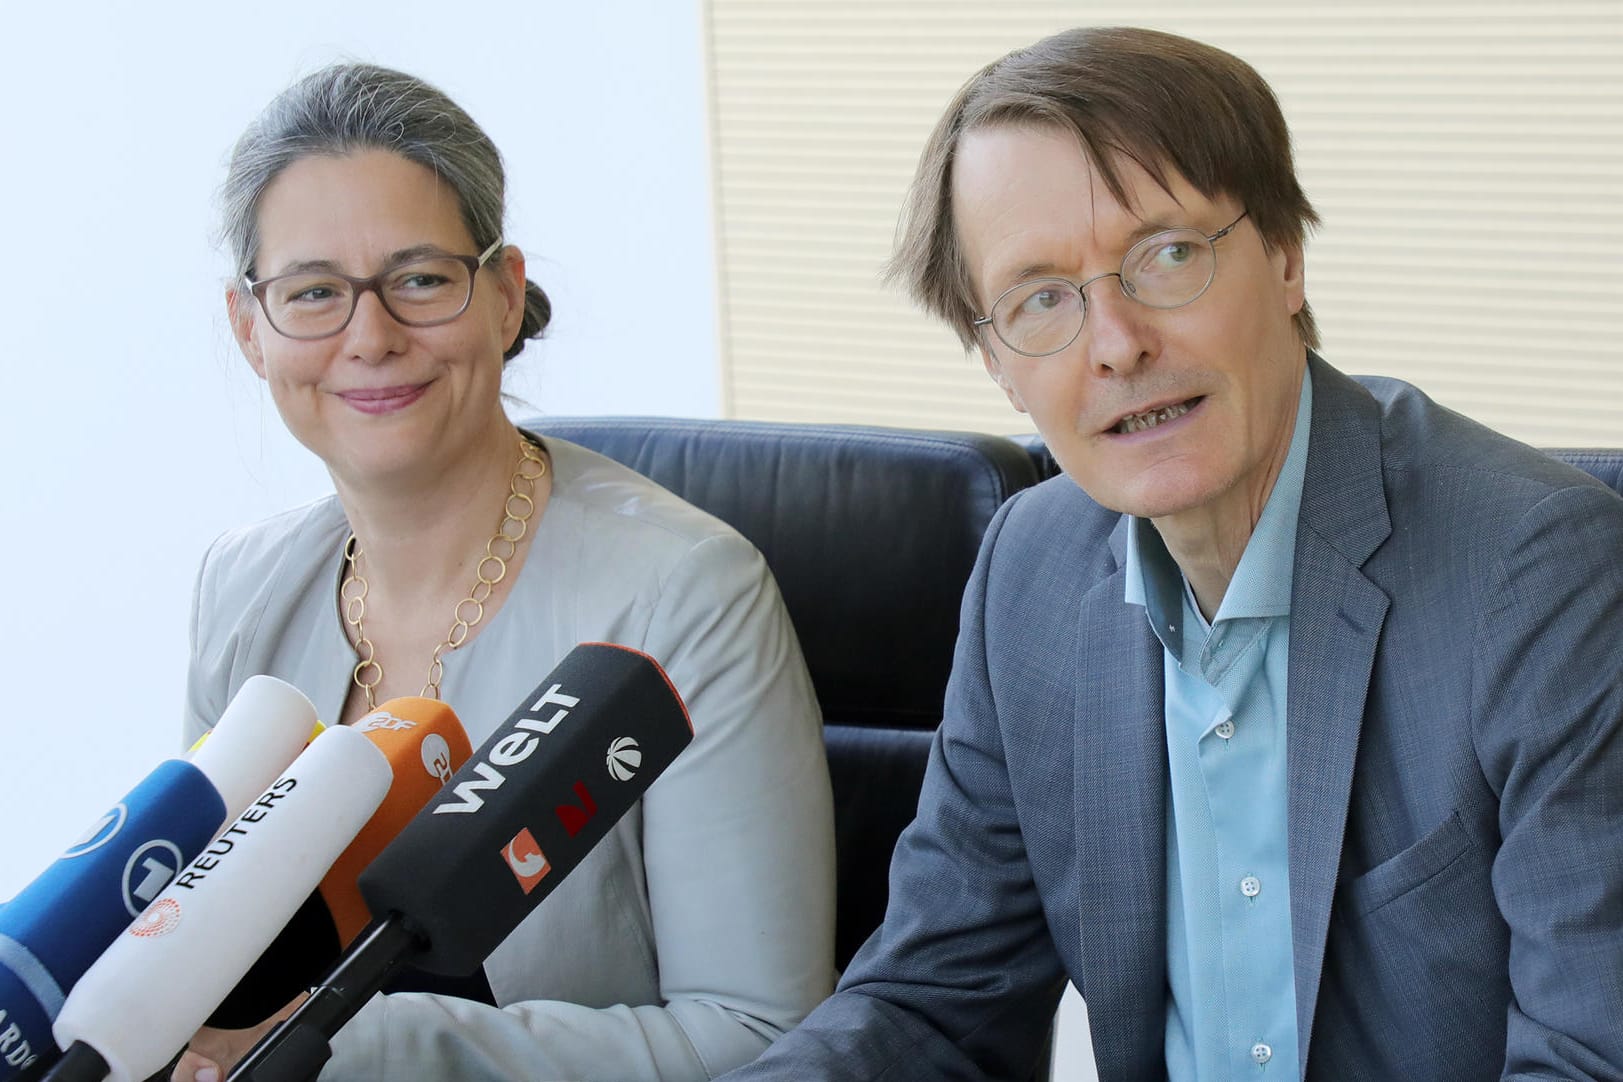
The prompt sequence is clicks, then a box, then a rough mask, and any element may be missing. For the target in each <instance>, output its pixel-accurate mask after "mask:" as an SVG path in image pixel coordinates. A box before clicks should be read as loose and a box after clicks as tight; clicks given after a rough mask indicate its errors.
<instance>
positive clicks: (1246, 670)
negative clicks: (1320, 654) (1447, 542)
mask: <svg viewBox="0 0 1623 1082" xmlns="http://www.w3.org/2000/svg"><path fill="white" fill-rule="evenodd" d="M1312 406H1313V388H1312V380H1311V377H1310V376H1308V374H1307V373H1305V372H1304V373H1303V377H1302V393H1301V398H1300V400H1299V402H1298V405H1297V411H1296V427H1295V431H1294V433H1293V434H1292V436H1291V445H1290V450H1289V451H1288V452H1287V454H1286V458H1285V463H1284V465H1283V466H1282V467H1281V469H1280V472H1279V476H1278V478H1277V479H1276V480H1275V482H1274V488H1273V491H1272V492H1271V493H1270V494H1269V496H1268V502H1267V503H1266V505H1264V507H1263V511H1262V516H1261V517H1260V518H1259V519H1258V520H1257V525H1256V528H1255V530H1253V531H1252V534H1251V538H1250V540H1249V541H1248V542H1247V544H1246V547H1245V552H1244V553H1243V554H1242V555H1241V557H1240V564H1239V566H1238V567H1237V568H1236V569H1235V573H1234V578H1233V580H1232V581H1231V582H1230V583H1229V588H1228V591H1227V592H1226V593H1225V594H1224V595H1223V601H1222V603H1221V604H1220V605H1219V606H1218V610H1217V618H1216V620H1214V621H1213V622H1212V623H1211V624H1210V625H1208V624H1207V622H1206V620H1205V618H1204V617H1203V616H1202V615H1201V613H1200V609H1199V607H1198V606H1197V605H1196V604H1195V600H1194V595H1193V593H1192V592H1191V590H1190V588H1189V584H1188V581H1187V580H1186V579H1185V578H1184V576H1183V574H1182V572H1181V571H1179V569H1178V566H1177V564H1175V563H1174V562H1173V560H1172V557H1171V555H1170V554H1169V553H1168V552H1167V549H1166V546H1165V545H1164V544H1163V542H1162V540H1161V537H1160V535H1159V534H1158V533H1157V532H1156V530H1155V527H1154V526H1153V525H1152V524H1151V523H1150V522H1149V521H1148V520H1146V519H1137V518H1135V519H1133V520H1132V521H1131V522H1129V524H1128V546H1127V576H1126V578H1127V596H1126V599H1127V601H1128V602H1129V603H1131V604H1137V605H1143V606H1144V607H1145V611H1146V614H1147V615H1148V617H1149V620H1150V626H1151V627H1152V628H1154V630H1155V634H1156V637H1157V638H1159V639H1160V640H1161V645H1162V648H1163V650H1164V651H1165V664H1164V672H1165V692H1166V737H1167V762H1168V765H1169V778H1170V789H1169V793H1168V816H1167V822H1168V824H1169V827H1170V828H1169V830H1168V831H1167V975H1168V981H1169V984H1170V985H1171V997H1170V999H1169V1000H1168V1002H1167V1026H1166V1059H1167V1074H1168V1077H1169V1078H1170V1079H1171V1080H1172V1082H1183V1080H1188V1082H1193V1080H1195V1079H1197V1078H1198V1079H1200V1080H1201V1082H1215V1080H1249V1082H1261V1080H1264V1079H1274V1080H1278V1082H1294V1080H1295V1079H1296V1078H1298V1077H1299V1076H1300V1073H1301V1072H1300V1068H1299V1055H1298V1049H1297V1040H1296V989H1295V983H1294V970H1293V966H1292V957H1291V922H1290V876H1289V860H1288V855H1287V846H1286V839H1287V827H1286V795H1285V674H1286V663H1287V659H1288V656H1289V651H1290V597H1291V573H1292V570H1293V568H1294V566H1295V558H1296V520H1297V515H1298V512H1299V511H1300V509H1301V503H1302V478H1303V472H1304V469H1305V467H1306V464H1307V444H1308V428H1309V419H1310V415H1311V413H1312Z"/></svg>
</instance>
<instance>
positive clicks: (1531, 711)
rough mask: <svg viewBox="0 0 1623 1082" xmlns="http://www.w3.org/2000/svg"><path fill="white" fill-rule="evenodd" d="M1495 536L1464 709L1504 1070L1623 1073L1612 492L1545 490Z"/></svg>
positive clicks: (1622, 804)
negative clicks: (1484, 856) (1482, 791)
mask: <svg viewBox="0 0 1623 1082" xmlns="http://www.w3.org/2000/svg"><path fill="white" fill-rule="evenodd" d="M1502 546H1503V547H1502V549H1501V553H1502V554H1501V557H1500V559H1499V560H1498V562H1497V566H1496V567H1495V569H1494V573H1493V577H1492V578H1491V579H1490V581H1488V582H1487V583H1486V584H1485V588H1484V595H1485V596H1487V597H1489V598H1493V599H1494V600H1495V602H1496V603H1495V604H1494V605H1492V606H1491V607H1490V608H1489V610H1488V611H1487V612H1486V613H1485V615H1484V617H1483V619H1482V621H1481V623H1480V624H1479V626H1478V627H1477V628H1476V629H1475V640H1474V651H1473V653H1474V657H1475V661H1476V664H1475V667H1474V668H1473V671H1472V684H1473V695H1472V698H1473V701H1472V704H1471V716H1472V718H1473V724H1474V726H1475V729H1476V731H1475V738H1476V741H1477V748H1478V755H1479V757H1480V759H1481V762H1482V766H1483V769H1484V772H1485V773H1486V775H1487V776H1488V778H1489V780H1490V783H1491V784H1492V785H1493V786H1494V788H1495V789H1496V790H1497V791H1498V793H1499V831H1500V837H1501V839H1502V840H1501V843H1500V847H1499V852H1498V855H1497V856H1496V857H1495V859H1494V865H1493V891H1494V896H1495V899H1496V900H1497V901H1498V903H1499V909H1500V912H1501V913H1502V914H1503V915H1504V919H1505V922H1506V924H1507V925H1508V926H1509V929H1510V981H1511V988H1512V991H1513V992H1514V996H1513V998H1512V999H1511V1003H1510V1008H1509V1018H1508V1034H1507V1043H1506V1052H1505V1068H1504V1074H1505V1077H1507V1078H1511V1077H1514V1078H1551V1077H1561V1078H1574V1079H1591V1078H1593V1079H1601V1078H1608V1079H1612V1078H1618V1077H1623V1025H1619V1021H1618V1019H1619V1011H1620V1010H1623V843H1620V840H1619V839H1620V837H1623V801H1620V798H1619V794H1623V501H1619V500H1618V499H1617V498H1616V497H1615V496H1614V495H1612V494H1611V493H1609V492H1607V491H1605V490H1604V489H1601V488H1599V487H1598V486H1595V487H1590V486H1584V487H1574V488H1569V489H1564V490H1561V491H1558V492H1556V493H1554V494H1552V495H1550V496H1549V497H1547V498H1545V499H1544V500H1542V501H1541V502H1540V503H1538V504H1537V505H1536V506H1534V507H1533V508H1532V509H1530V510H1529V511H1528V513H1527V514H1526V515H1525V516H1524V517H1523V518H1522V520H1521V521H1520V522H1518V523H1516V524H1515V525H1514V526H1512V527H1511V528H1509V529H1507V530H1506V531H1505V533H1504V535H1503V541H1502Z"/></svg>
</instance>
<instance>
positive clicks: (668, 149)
mask: <svg viewBox="0 0 1623 1082" xmlns="http://www.w3.org/2000/svg"><path fill="white" fill-rule="evenodd" d="M702 46H703V39H702V27H701V22H700V10H699V5H698V4H697V2H690V3H680V2H678V3H665V2H659V3H655V2H650V0H640V2H639V0H593V2H592V3H590V4H576V3H570V4H564V3H544V4H543V3H536V4H528V3H526V4H518V3H480V2H475V3H462V4H457V5H450V6H447V5H445V4H443V3H439V4H429V3H422V2H408V3H401V2H398V0H395V2H389V3H383V2H380V0H360V2H352V3H346V4H321V5H315V6H310V5H265V4H206V5H205V4H202V3H195V4H172V5H161V6H160V5H147V4H134V3H130V4H123V3H112V2H107V3H95V4H83V3H81V4H70V3H63V4H28V5H12V4H9V3H4V4H0V101H4V103H5V109H4V116H5V124H4V129H3V131H4V135H3V137H0V139H3V141H0V224H3V227H0V349H3V358H0V441H3V442H0V461H3V462H4V464H5V470H4V483H3V484H4V487H3V488H0V568H3V569H4V571H3V574H4V579H3V582H4V592H3V594H0V598H3V601H4V609H3V613H4V617H5V618H4V619H3V620H0V683H3V686H4V689H5V697H6V700H7V701H8V702H9V703H10V704H11V705H10V707H9V708H8V709H7V714H8V715H9V716H8V717H7V718H6V719H5V721H4V722H3V725H4V728H3V730H0V731H3V734H4V748H3V751H0V838H3V842H0V853H3V859H0V898H7V897H10V896H11V895H12V894H13V893H15V892H16V891H17V890H18V889H20V888H21V887H22V886H24V885H26V883H27V882H28V881H29V880H31V879H32V878H33V877H34V876H35V875H37V874H38V873H39V871H40V870H41V869H43V868H44V867H45V865H46V864H47V863H49V862H50V860H52V859H53V858H54V857H55V855H56V854H57V853H58V852H59V851H60V850H61V849H62V848H63V847H64V846H65V845H67V844H68V843H70V842H71V841H72V840H73V839H74V838H75V837H76V836H77V835H78V834H79V833H81V832H82V831H83V830H84V829H85V828H87V827H88V826H89V825H90V824H91V823H93V822H94V821H95V820H96V819H97V817H98V816H99V815H100V814H101V812H102V811H103V810H105V809H106V808H107V807H108V806H109V805H111V804H112V803H114V802H115V801H117V800H118V799H119V798H120V797H121V796H122V795H123V794H124V792H126V791H127V790H128V789H129V788H130V787H131V786H132V785H133V784H134V783H135V782H136V781H138V780H139V779H140V778H141V777H142V776H144V775H145V774H146V773H147V771H149V770H150V769H151V768H152V767H153V766H155V765H156V764H157V763H158V762H159V761H160V760H161V759H163V758H164V757H166V756H168V755H171V754H173V753H174V752H175V751H176V749H177V741H178V734H179V726H180V708H181V702H182V696H183V693H184V684H185V668H186V653H187V643H186V636H187V621H188V613H189V604H190V597H191V590H192V579H193V575H194V573H195V570H196V567H197V561H198V559H199V558H200V557H201V555H202V553H203V550H204V548H205V547H206V546H207V545H208V543H209V541H211V540H212V539H213V538H214V536H215V535H217V534H218V533H219V532H220V531H222V530H224V529H226V528H228V527H230V526H235V525H241V524H243V523H246V522H251V521H253V520H255V519H258V518H261V517H263V516H265V515H268V514H271V513H273V512H275V511H277V510H280V509H282V508H285V507H288V506H291V505H293V504H296V503H300V502H303V501H305V500H307V499H309V498H312V497H314V496H317V495H320V494H323V493H325V492H327V491H328V490H329V487H328V482H327V477H326V474H325V473H324V471H323V470H322V468H321V466H320V463H319V462H318V461H317V460H316V459H315V458H314V457H313V456H311V455H310V454H309V453H308V452H306V451H304V449H303V448H302V447H299V446H298V445H297V444H296V443H294V442H293V441H292V440H291V439H290V438H289V437H288V436H287V435H286V433H285V432H284V430H283V428H282V426H281V422H280V421H279V420H278V419H277V417H276V413H275V410H274V408H273V407H272V405H271V403H270V400H269V397H268V395H266V394H265V393H263V391H262V390H261V388H260V384H259V381H258V380H257V379H256V378H254V376H253V374H252V372H251V371H250V370H249V369H248V367H247V365H246V364H245V363H244V362H243V361H242V359H241V357H240V356H239V355H238V353H237V351H236V348H235V346H234V345H233V344H232V343H231V342H230V339H229V336H228V334H227V330H226V325H225V320H224V304H223V300H222V297H223V287H224V280H225V276H226V273H227V270H228V266H227V260H226V258H225V255H224V253H223V252H221V251H219V250H218V249H217V248H216V247H215V245H214V243H213V241H212V236H213V231H214V227H215V215H214V211H215V204H214V193H215V190H216V189H217V187H218V186H219V183H220V181H221V179H222V178H223V176H224V171H225V160H226V156H227V154H228V153H229V151H230V148H231V145H232V143H233V142H234V141H235V139H236V137H237V136H238V134H240V132H241V131H242V129H243V127H244V126H245V125H246V124H247V123H248V121H249V120H250V119H252V117H253V116H254V115H255V114H256V113H257V112H258V111H259V110H260V109H261V108H262V107H263V106H264V105H265V104H266V103H267V102H268V101H269V100H270V99H271V98H272V97H273V96H274V95H275V94H276V93H277V92H278V91H280V90H281V89H282V88H284V87H285V86H286V85H287V84H288V83H290V82H292V81H293V80H294V79H295V78H297V77H298V76H300V75H303V74H306V73H308V72H310V71H313V70H315V69H316V68H318V67H320V66H322V65H323V64H325V63H327V62H329V61H332V60H335V59H358V60H368V61H374V62H377V63H382V64H387V65H390V66H394V67H398V68H402V69H404V70H406V71H409V72H412V73H413V74H416V75H419V76H422V77H423V78H426V79H428V80H429V81H430V82H433V83H435V84H437V85H439V86H440V87H441V88H442V89H444V90H445V91H446V92H447V93H449V94H450V95H451V96H452V97H453V98H454V99H456V100H457V101H458V102H459V103H460V104H461V105H462V106H463V107H464V108H465V109H467V110H468V112H469V113H471V114H472V115H473V117H474V119H476V120H477V121H479V122H480V124H481V125H482V126H484V128H485V129H486V130H487V131H488V132H489V133H490V135H491V136H492V138H493V139H494V140H495V142H496V145H497V146H499V147H500V148H501V149H502V151H503V154H504V155H505V157H506V160H507V167H508V178H509V179H508V183H509V230H508V239H509V240H510V241H511V242H513V243H516V244H518V245H519V246H520V247H522V248H523V249H524V250H525V252H526V253H527V256H528V260H529V268H530V276H531V277H532V278H533V279H535V280H536V281H537V282H539V283H540V284H541V286H542V287H543V288H544V289H546V290H547V292H548V293H549V294H550V295H551V297H552V299H553V302H554V312H555V320H554V323H553V327H552V330H551V331H550V332H549V336H548V338H547V339H546V340H544V341H542V342H539V343H531V344H530V346H529V348H528V349H527V350H526V351H525V353H524V354H522V355H521V356H520V358H519V359H518V360H517V361H515V362H514V365H513V367H514V368H515V369H516V371H514V372H513V374H512V375H511V376H510V377H509V388H508V389H509V390H510V391H511V392H514V393H516V394H518V395H520V396H521V397H522V398H523V399H525V400H526V401H527V403H528V404H529V405H528V406H527V407H520V408H519V409H518V412H520V413H522V414H525V415H529V414H533V413H535V412H538V411H542V410H544V411H546V412H550V413H555V414H567V413H667V414H678V415H691V416H716V415H718V414H719V412H720V375H719V367H718V364H717V360H716V350H717V347H716V330H715V314H714V313H715V285H714V282H715V274H714V270H713V266H714V257H713V247H714V246H713V242H712V232H713V230H712V223H711V218H710V197H709V179H708V172H707V170H708V159H707V154H708V151H707V146H708V138H707V134H706V130H705V104H704V103H705V90H704V84H703V69H702V55H703V52H702ZM628 297H633V298H635V301H636V306H637V307H636V310H637V311H638V313H639V318H638V319H637V320H636V321H634V322H630V323H627V322H626V321H624V320H623V319H622V320H619V321H616V322H611V321H610V320H608V319H606V318H604V317H602V316H601V315H600V314H599V313H600V312H601V311H603V310H605V309H607V308H608V306H609V304H610V302H612V303H613V305H614V306H615V310H618V311H624V309H625V305H626V302H627V298H628Z"/></svg>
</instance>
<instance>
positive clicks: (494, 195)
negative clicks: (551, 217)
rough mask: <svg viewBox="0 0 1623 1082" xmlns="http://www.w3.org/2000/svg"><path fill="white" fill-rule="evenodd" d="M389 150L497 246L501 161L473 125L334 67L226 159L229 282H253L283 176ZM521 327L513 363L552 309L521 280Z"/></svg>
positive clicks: (431, 90)
mask: <svg viewBox="0 0 1623 1082" xmlns="http://www.w3.org/2000/svg"><path fill="white" fill-rule="evenodd" d="M372 149H376V150H387V151H389V152H391V153H394V154H398V155H400V156H401V157H402V158H405V159H406V160H407V161H412V162H416V163H417V164H418V165H421V166H424V167H426V168H428V169H430V170H432V171H433V172H434V175H435V176H437V177H438V178H439V179H440V180H441V181H442V182H443V183H444V184H446V185H447V186H448V187H449V188H450V189H451V190H452V191H453V192H455V193H456V197H457V205H458V206H459V207H460V208H461V211H462V221H463V223H464V224H465V225H466V226H467V228H468V232H469V233H470V234H471V235H472V237H473V244H474V250H475V251H483V250H484V249H485V248H487V247H489V246H490V245H491V244H493V243H495V242H496V241H497V240H500V239H501V237H502V218H503V214H504V211H505V204H506V186H507V184H506V176H505V174H504V172H503V170H502V156H501V152H500V151H498V150H497V149H496V145H495V144H494V143H492V142H491V141H490V137H489V136H488V135H486V134H485V133H484V130H483V129H481V128H480V127H479V125H478V124H476V123H474V120H473V118H472V117H470V116H469V115H468V114H467V113H465V112H464V111H463V110H462V108H461V107H460V106H459V105H457V104H456V102H454V101H452V100H451V99H450V98H448V97H446V96H445V94H444V93H442V92H441V91H440V90H439V89H437V88H435V87H433V86H430V85H429V84H427V83H425V82H423V81H422V80H421V79H418V78H416V77H414V76H411V75H407V74H405V73H404V72H399V71H393V70H391V69H389V68H384V67H379V66H377V65H375V64H333V65H331V66H329V67H326V68H323V69H322V70H320V71H318V72H316V73H315V74H313V75H308V76H306V77H304V78H303V79H300V80H299V81H298V82H296V83H294V84H293V85H292V86H290V87H288V88H287V89H286V90H284V91H282V93H280V94H278V95H277V96H276V98H275V99H274V100H273V101H272V102H271V103H270V104H269V105H267V106H266V107H265V110H264V112H262V113H260V114H259V116H258V117H256V118H255V119H254V122H253V123H252V124H250V125H248V130H247V131H245V132H243V133H242V137H241V138H240V139H238V140H237V145H236V147H235V148H234V149H233V150H232V151H231V165H230V168H229V170H228V171H227V173H226V178H225V184H224V185H223V186H222V187H221V189H220V211H221V215H220V217H221V221H220V236H221V240H222V241H223V242H224V243H225V244H226V245H227V246H228V247H229V248H230V250H231V257H232V260H233V261H234V263H235V270H236V273H237V274H238V275H239V276H241V277H242V278H245V279H252V278H253V277H254V276H255V266H254V263H255V260H257V259H258V257H259V203H260V200H261V199H263V198H264V195H265V189H266V188H268V187H269V186H270V183H271V181H273V180H275V179H276V178H277V176H278V175H280V174H281V172H282V170H284V169H286V168H287V167H288V166H290V165H292V164H293V163H294V162H296V161H298V160H299V159H301V158H307V157H310V156H312V155H317V154H320V155H328V156H334V157H338V156H342V155H346V154H352V153H354V152H356V151H359V150H372ZM524 286H525V296H524V323H523V325H522V326H521V327H520V329H519V333H518V337H517V338H516V339H514V341H513V343H512V344H511V345H510V346H509V347H508V349H507V352H506V353H505V354H504V359H505V360H511V359H512V358H513V357H515V356H517V355H518V352H519V351H520V350H522V349H523V348H524V343H525V342H526V341H527V340H529V339H531V338H537V337H539V336H540V335H541V332H542V331H543V330H545V329H546V326H547V322H548V321H549V320H550V319H551V317H552V302H551V301H549V300H548V299H547V295H546V294H545V293H543V292H542V291H541V288H540V287H539V286H537V285H536V284H535V283H534V282H531V281H528V280H526V281H525V283H524Z"/></svg>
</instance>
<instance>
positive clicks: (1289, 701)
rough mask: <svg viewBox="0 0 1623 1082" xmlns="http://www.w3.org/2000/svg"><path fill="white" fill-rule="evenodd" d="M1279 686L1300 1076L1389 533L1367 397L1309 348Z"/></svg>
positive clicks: (1373, 408)
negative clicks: (1307, 425) (1375, 557)
mask: <svg viewBox="0 0 1623 1082" xmlns="http://www.w3.org/2000/svg"><path fill="white" fill-rule="evenodd" d="M1310 364H1311V370H1312V373H1313V427H1312V430H1311V433H1310V442H1309V444H1308V457H1307V473H1306V478H1305V480H1304V482H1303V491H1302V510H1301V517H1300V520H1299V522H1298V524H1297V531H1296V565H1295V570H1294V572H1293V575H1292V585H1291V618H1290V619H1291V630H1290V661H1289V663H1288V676H1287V681H1288V691H1287V695H1286V707H1285V716H1286V746H1287V756H1288V767H1287V771H1288V783H1287V791H1288V796H1287V802H1288V805H1289V809H1288V816H1289V835H1290V836H1289V855H1290V891H1291V937H1292V948H1293V951H1294V955H1295V969H1296V1020H1297V1039H1298V1042H1299V1043H1298V1047H1299V1050H1300V1054H1301V1066H1302V1072H1303V1074H1304V1076H1305V1074H1306V1070H1307V1060H1308V1039H1309V1037H1310V1036H1311V1034H1312V1030H1313V1012H1314V1008H1315V1006H1316V1005H1317V1001H1318V992H1319V981H1320V977H1321V976H1322V972H1323V964H1324V951H1325V938H1326V935H1327V933H1328V930H1329V923H1330V908H1331V905H1332V903H1333V901H1334V897H1335V889H1336V880H1337V875H1338V872H1339V870H1340V866H1341V845H1342V839H1343V837H1344V835H1345V833H1346V826H1347V806H1348V798H1349V795H1350V792H1351V787H1352V779H1353V768H1354V766H1355V764H1356V762H1357V758H1358V736H1359V730H1360V727H1361V725H1362V723H1363V717H1364V699H1365V696H1366V694H1367V692H1368V690H1369V682H1370V674H1371V671H1372V669H1373V667H1374V661H1375V646H1376V643H1377V641H1378V640H1379V638H1380V634H1381V625H1382V623H1383V622H1384V620H1385V618H1386V610H1387V606H1388V598H1387V596H1386V594H1385V593H1383V592H1382V591H1381V589H1380V588H1379V587H1377V586H1376V585H1375V584H1374V583H1372V582H1371V581H1370V580H1369V579H1368V578H1366V577H1365V576H1364V574H1363V572H1362V571H1361V570H1360V568H1361V567H1362V566H1363V564H1364V562H1365V561H1366V560H1368V559H1369V557H1370V555H1371V554H1372V553H1373V552H1374V551H1375V550H1376V548H1378V547H1379V546H1380V544H1381V542H1383V541H1384V540H1385V539H1386V537H1387V536H1388V535H1389V534H1390V533H1391V521H1390V519H1389V518H1388V516H1387V512H1386V495H1385V485H1384V483H1383V480H1382V474H1381V442H1380V416H1379V408H1378V406H1377V405H1376V403H1375V400H1374V399H1373V398H1372V397H1371V396H1370V395H1369V393H1368V392H1367V391H1365V390H1364V389H1363V388H1362V387H1359V386H1358V385H1357V384H1356V383H1354V382H1353V381H1352V380H1350V379H1348V378H1347V377H1346V376H1343V375H1341V374H1340V373H1339V372H1337V371H1335V370H1334V369H1333V368H1330V367H1329V366H1328V365H1326V364H1324V363H1323V362H1322V361H1320V360H1319V359H1318V358H1317V357H1312V356H1311V355H1310Z"/></svg>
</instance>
